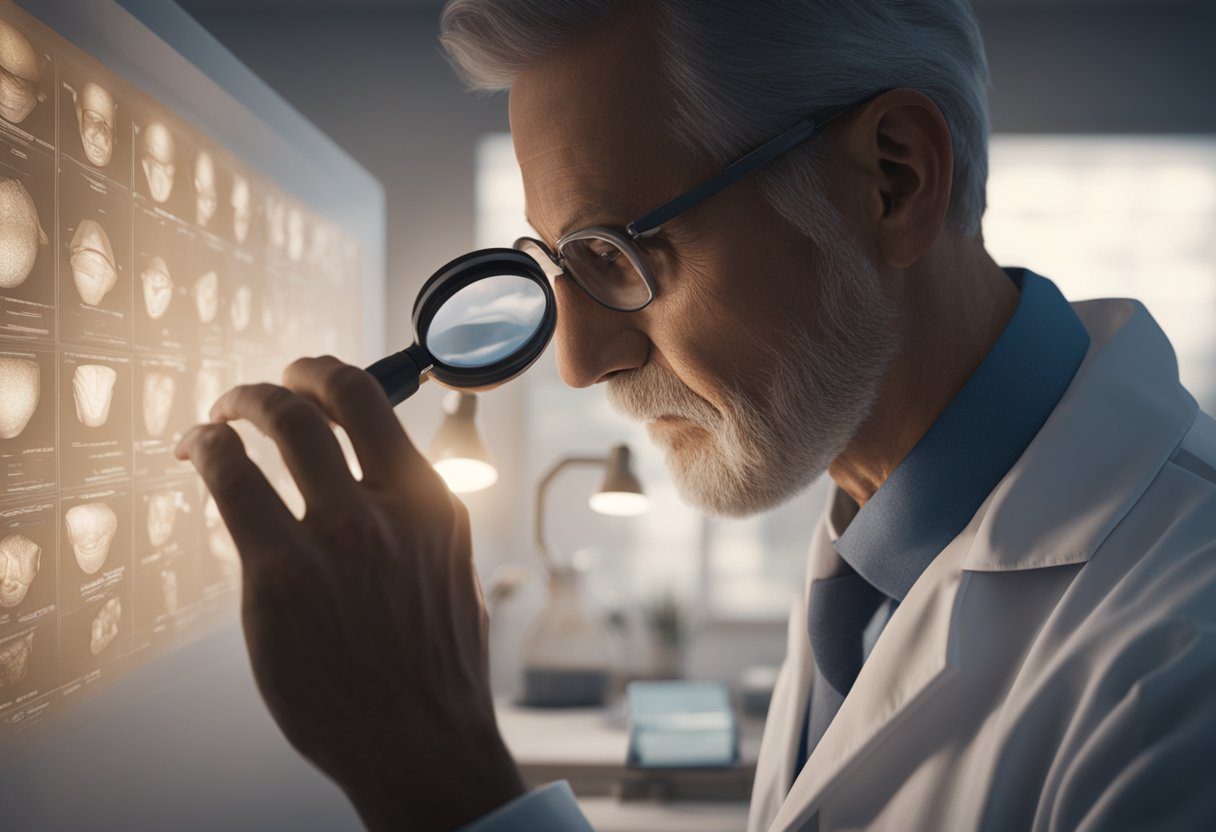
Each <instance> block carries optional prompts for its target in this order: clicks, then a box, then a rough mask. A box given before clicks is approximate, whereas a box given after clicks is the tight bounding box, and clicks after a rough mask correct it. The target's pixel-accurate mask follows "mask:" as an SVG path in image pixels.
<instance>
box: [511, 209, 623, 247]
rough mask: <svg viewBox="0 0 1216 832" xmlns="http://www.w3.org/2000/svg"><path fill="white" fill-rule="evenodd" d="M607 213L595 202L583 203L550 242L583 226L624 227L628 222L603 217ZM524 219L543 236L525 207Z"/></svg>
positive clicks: (607, 212)
mask: <svg viewBox="0 0 1216 832" xmlns="http://www.w3.org/2000/svg"><path fill="white" fill-rule="evenodd" d="M609 213H610V212H609V211H605V210H603V209H602V208H601V207H599V204H598V203H596V204H594V205H592V204H588V205H584V206H583V207H582V208H580V209H579V210H578V211H576V212H575V213H574V216H573V217H572V218H571V219H569V220H567V221H566V223H565V225H564V227H563V228H562V230H561V232H560V233H559V234H558V235H557V237H555V238H554V239H553V240H552V242H553V243H556V242H557V240H558V239H560V238H561V237H564V236H565V235H567V234H570V233H572V232H574V231H581V230H582V229H584V228H590V227H591V226H593V225H606V226H608V227H609V228H618V227H619V228H624V227H625V223H626V222H628V220H625V221H620V220H606V219H604V217H605V216H606V215H608V214H609ZM524 221H525V222H526V223H528V226H529V227H530V228H531V229H532V230H533V231H535V232H536V233H537V234H538V235H539V236H541V238H542V239H543V238H544V235H543V234H541V231H540V229H539V228H537V227H536V223H534V222H533V221H532V218H531V217H530V216H528V211H527V209H524ZM545 242H546V243H549V242H551V241H549V240H545Z"/></svg>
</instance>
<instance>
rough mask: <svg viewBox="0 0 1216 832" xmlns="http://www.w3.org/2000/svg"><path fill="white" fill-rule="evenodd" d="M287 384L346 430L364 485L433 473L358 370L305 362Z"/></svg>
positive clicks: (326, 360) (291, 370)
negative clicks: (424, 471) (421, 469)
mask: <svg viewBox="0 0 1216 832" xmlns="http://www.w3.org/2000/svg"><path fill="white" fill-rule="evenodd" d="M283 383H284V384H285V385H286V386H287V387H288V388H290V389H292V390H294V391H296V392H297V393H299V394H300V395H301V396H305V397H307V398H309V399H311V400H312V401H313V402H315V403H316V404H317V406H318V407H320V408H321V410H323V411H324V412H325V413H326V415H328V416H329V417H330V418H331V419H333V420H334V421H335V422H337V423H338V424H339V425H341V426H342V427H343V428H344V429H345V430H346V434H347V436H349V437H350V442H351V445H352V446H353V447H354V449H355V455H356V456H357V457H358V458H359V466H360V467H361V468H362V469H363V481H364V482H365V483H367V484H369V485H377V484H387V483H391V482H399V481H401V479H402V477H404V476H406V475H408V474H409V473H410V472H413V471H417V470H419V469H420V468H425V469H427V470H428V471H429V470H430V465H429V463H427V461H426V459H425V457H423V456H422V454H421V453H419V452H418V449H417V448H415V447H414V444H413V443H412V442H410V440H409V437H407V436H406V435H405V431H404V430H403V429H402V427H401V423H400V422H398V421H397V417H396V416H395V415H394V414H393V408H392V406H391V405H390V404H389V403H388V398H387V397H386V396H385V395H384V391H383V390H382V389H380V385H379V384H378V383H377V382H376V380H375V379H374V378H372V377H371V375H369V374H368V373H366V372H364V371H363V370H360V369H359V368H358V367H353V366H351V365H350V364H344V363H342V362H341V361H339V360H338V359H336V358H333V357H332V356H323V357H321V358H301V359H300V360H299V361H295V362H293V363H292V364H291V366H289V367H288V368H287V369H286V370H285V371H284V372H283Z"/></svg>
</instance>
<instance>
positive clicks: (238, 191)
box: [0, 0, 362, 734]
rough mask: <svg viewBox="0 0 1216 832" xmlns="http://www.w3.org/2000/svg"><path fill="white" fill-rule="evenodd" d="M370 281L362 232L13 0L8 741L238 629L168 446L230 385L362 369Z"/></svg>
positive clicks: (1, 375)
mask: <svg viewBox="0 0 1216 832" xmlns="http://www.w3.org/2000/svg"><path fill="white" fill-rule="evenodd" d="M360 285H361V258H360V251H359V247H358V245H357V244H356V242H355V239H354V237H353V236H351V235H350V234H348V233H347V232H346V231H345V230H343V229H342V228H339V227H338V226H336V225H334V224H333V223H331V222H329V221H328V220H326V219H324V218H322V217H321V216H320V215H319V214H318V213H317V212H315V211H313V210H310V208H309V207H307V206H306V205H305V204H303V203H302V202H301V201H300V200H298V199H296V198H295V197H293V195H292V194H291V193H290V192H289V190H287V189H285V188H281V187H279V186H277V185H276V184H274V183H272V182H271V181H270V180H269V178H268V177H266V176H264V175H262V174H261V173H260V172H259V170H257V169H256V167H254V166H253V165H251V164H249V163H248V162H247V161H246V160H244V159H242V158H240V157H238V156H236V155H234V154H232V153H230V152H229V151H228V150H227V149H226V148H225V147H223V146H221V145H220V144H218V143H217V142H215V141H213V140H212V139H211V138H210V137H209V136H208V135H207V133H206V132H205V131H203V130H201V129H198V128H197V127H196V126H194V125H192V124H191V123H190V122H189V121H187V120H186V119H185V118H183V117H182V116H181V115H180V114H179V113H177V112H174V111H173V110H172V109H170V108H168V107H166V106H163V105H162V104H161V103H160V102H159V101H158V100H156V99H155V98H153V97H151V96H149V95H146V94H144V92H142V91H141V90H140V89H137V88H135V87H133V86H132V85H131V84H129V83H127V82H125V81H124V80H123V79H122V78H120V77H119V76H118V75H117V74H115V73H113V72H110V71H109V70H108V69H107V68H106V67H105V66H103V65H102V64H101V63H100V62H98V61H96V60H94V59H93V58H92V57H91V56H90V55H88V54H86V53H85V52H84V51H82V50H80V49H77V48H76V47H74V46H73V45H72V44H71V43H70V42H68V41H67V40H66V39H65V38H62V37H60V36H59V35H57V34H56V33H55V32H53V31H51V30H50V29H49V28H48V27H46V26H44V25H43V24H41V23H39V22H38V21H37V20H36V19H35V18H33V17H32V16H31V15H29V14H27V13H26V12H24V11H22V10H21V9H19V8H17V7H16V6H15V5H13V4H12V3H11V2H8V0H0V734H2V733H3V732H4V731H6V730H15V729H16V728H17V727H19V726H20V725H23V724H29V723H31V722H33V721H36V720H39V719H41V718H43V717H45V716H47V715H48V714H54V713H57V712H58V711H60V710H61V709H63V708H65V707H68V706H70V705H71V704H72V703H74V702H78V701H80V700H81V699H83V698H84V697H87V696H89V695H91V693H92V692H93V691H94V690H99V689H101V687H102V686H101V685H98V684H97V683H98V682H104V681H106V680H108V679H113V678H117V677H120V676H121V675H122V674H123V673H124V672H126V671H127V670H129V669H130V668H132V667H133V666H134V665H136V664H138V663H140V662H143V661H147V660H149V659H152V658H154V657H155V656H157V655H159V654H163V653H164V652H165V651H167V650H171V649H173V648H174V647H175V646H178V645H180V644H182V643H183V641H184V640H186V639H188V638H190V637H192V636H194V635H197V634H199V633H202V632H205V631H207V630H208V629H210V628H211V627H213V626H214V625H215V624H217V623H220V622H223V621H230V620H232V617H233V615H234V611H235V601H236V596H237V593H236V589H237V588H238V587H239V582H240V566H239V559H238V557H237V553H236V550H235V549H234V547H233V545H232V539H231V537H230V536H229V535H228V533H227V531H226V530H225V529H224V527H223V524H222V523H221V522H220V519H219V515H218V512H216V511H215V509H214V503H213V502H210V501H209V500H208V497H207V494H206V492H205V490H204V489H203V487H202V484H201V482H200V481H199V480H198V478H197V477H196V475H195V474H194V473H193V469H191V468H190V467H189V466H188V465H186V464H184V463H182V462H180V461H178V460H176V459H175V458H174V457H173V448H174V447H175V445H176V444H177V442H178V440H179V439H180V438H181V436H182V435H183V434H184V433H185V431H186V430H188V429H189V428H190V426H191V425H193V424H195V423H196V422H199V421H205V420H206V418H207V414H208V410H209V408H210V406H211V404H212V403H213V402H214V401H215V399H216V398H217V397H218V396H219V395H220V394H221V393H222V392H223V391H224V390H225V389H227V388H228V387H230V386H231V385H233V384H235V383H239V382H245V381H273V382H277V381H279V379H280V376H281V372H282V369H283V367H284V366H286V364H288V363H289V362H290V361H291V360H292V359H294V358H295V357H297V356H299V355H304V354H311V355H316V354H322V353H332V354H336V355H339V356H344V355H345V356H346V357H348V359H351V360H354V359H356V358H357V357H358V354H359V352H360V350H359V341H358V339H359V332H360V322H361V320H362V318H361V315H362V309H361V307H360V304H359V300H358V299H359V298H360V297H361V292H360V290H359V287H360ZM244 438H245V439H246V444H247V449H248V451H249V453H250V455H251V457H253V458H254V460H255V461H256V462H258V463H259V464H260V465H261V466H262V467H263V469H264V470H265V471H266V473H267V475H268V478H269V479H270V480H271V482H273V483H274V484H275V486H276V488H279V489H280V490H281V492H282V493H283V495H284V499H285V500H287V501H288V504H289V505H293V504H294V503H295V500H296V498H297V496H298V495H297V493H296V492H294V486H293V484H292V483H291V481H290V478H289V477H288V476H287V475H286V471H285V469H284V468H283V466H282V463H281V460H280V459H279V458H278V456H277V453H276V452H275V451H274V449H273V447H272V446H270V445H268V443H267V441H266V440H265V439H264V438H262V437H260V436H258V435H256V434H251V433H246V434H244Z"/></svg>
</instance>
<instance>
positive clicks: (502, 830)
mask: <svg viewBox="0 0 1216 832" xmlns="http://www.w3.org/2000/svg"><path fill="white" fill-rule="evenodd" d="M460 832H595V830H593V829H592V828H591V824H590V823H588V822H587V819H586V818H585V817H583V813H582V812H581V811H580V810H579V808H578V803H576V802H575V800H574V792H573V791H572V790H571V788H570V784H569V783H567V782H566V781H565V780H559V781H558V782H556V783H550V784H549V785H547V786H541V787H540V788H539V789H533V790H532V791H530V792H528V793H527V794H525V795H521V796H519V797H517V798H515V799H514V800H512V801H511V802H510V803H507V804H505V805H503V806H499V807H498V808H497V809H495V810H494V811H493V812H491V813H490V814H488V815H486V816H485V817H483V818H479V819H477V820H475V821H473V823H471V824H470V825H468V826H465V827H464V828H462V829H461V830H460Z"/></svg>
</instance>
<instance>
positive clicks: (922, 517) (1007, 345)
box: [835, 269, 1090, 601]
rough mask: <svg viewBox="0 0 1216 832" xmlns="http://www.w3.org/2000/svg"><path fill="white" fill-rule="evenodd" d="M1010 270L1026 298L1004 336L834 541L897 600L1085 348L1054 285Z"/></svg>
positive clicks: (1003, 465) (996, 478) (1049, 406)
mask: <svg viewBox="0 0 1216 832" xmlns="http://www.w3.org/2000/svg"><path fill="white" fill-rule="evenodd" d="M1006 273H1007V274H1008V275H1009V278H1010V279H1011V280H1012V281H1013V283H1014V284H1015V285H1016V286H1018V288H1019V289H1020V290H1021V292H1020V294H1019V296H1018V304H1017V308H1016V309H1015V310H1014V312H1013V316H1012V317H1011V318H1010V319H1009V322H1008V323H1007V324H1006V325H1005V329H1004V331H1003V332H1002V333H1001V335H1000V337H999V338H998V339H997V340H996V343H994V344H993V345H992V348H991V349H990V350H989V351H988V354H987V355H986V356H985V357H984V360H983V361H982V362H980V365H979V367H977V368H976V370H975V372H974V373H973V374H972V375H971V378H969V379H968V380H967V382H966V384H964V385H963V387H962V389H961V390H959V391H958V394H957V395H955V397H954V398H953V400H951V401H950V403H949V404H947V405H946V407H945V409H944V410H942V412H941V414H940V415H939V416H938V417H937V419H936V420H935V421H934V423H933V424H932V425H931V426H930V427H929V429H928V430H927V431H926V432H925V434H924V436H922V437H921V438H920V440H919V441H918V442H917V443H916V446H915V447H913V448H912V450H911V451H909V452H908V454H907V456H906V457H904V459H903V461H902V462H900V463H899V465H898V466H896V468H895V470H894V471H892V472H891V474H890V476H889V477H887V480H886V481H885V482H884V483H883V484H882V486H881V487H880V488H879V489H878V491H877V492H875V494H874V495H873V496H872V497H871V498H870V499H869V500H868V501H867V502H866V504H865V505H864V506H863V507H862V508H861V510H860V511H858V512H857V515H856V516H855V517H854V518H853V520H852V522H850V523H849V524H848V528H846V529H844V531H843V533H842V534H841V535H840V537H839V539H837V540H836V544H835V545H836V551H837V552H839V553H840V556H841V557H842V558H844V560H845V561H847V562H848V564H849V565H850V566H851V567H853V569H855V570H856V571H857V572H858V573H859V574H860V575H861V576H862V577H863V578H865V579H866V581H867V582H868V583H869V584H870V585H871V586H873V587H876V588H877V589H878V590H880V591H881V592H882V593H883V594H884V595H886V596H888V597H890V598H894V599H896V600H897V601H902V600H903V599H904V596H905V595H907V594H908V590H909V589H910V588H911V587H912V584H914V583H915V582H916V579H917V578H919V577H920V574H921V573H922V572H923V571H924V570H925V567H926V566H928V565H929V563H930V562H931V561H932V560H933V559H934V558H936V557H937V555H938V554H939V553H940V552H941V551H942V550H943V549H944V548H946V545H947V544H948V543H949V542H950V541H951V540H953V539H954V538H955V537H957V536H958V533H959V532H960V531H962V530H963V529H964V528H965V527H966V525H967V524H968V523H969V522H970V521H971V518H972V517H973V516H974V515H975V512H976V510H977V509H978V508H979V507H980V505H981V504H982V503H983V502H984V500H985V499H987V497H988V495H989V494H990V493H992V490H993V488H994V487H995V486H996V485H997V483H999V482H1000V481H1001V479H1002V478H1003V477H1004V476H1005V475H1006V474H1007V473H1008V472H1009V470H1010V469H1011V468H1012V467H1013V465H1014V463H1015V462H1017V460H1018V458H1019V457H1021V455H1022V453H1023V452H1024V451H1025V450H1026V448H1027V446H1028V445H1029V444H1030V442H1031V440H1033V439H1034V437H1035V435H1036V434H1037V433H1038V432H1039V430H1040V429H1041V428H1042V427H1043V424H1044V423H1045V422H1046V421H1047V418H1048V417H1049V416H1050V415H1051V412H1052V411H1053V410H1054V409H1055V406H1056V404H1057V403H1058V402H1059V401H1060V398H1061V397H1062V396H1063V395H1064V391H1065V390H1067V389H1068V386H1069V384H1070V383H1071V382H1072V380H1073V377H1074V376H1075V375H1076V372H1077V369H1078V368H1079V367H1080V365H1081V362H1082V361H1083V360H1084V358H1085V354H1086V352H1087V351H1088V348H1089V343H1090V339H1089V334H1088V333H1087V332H1086V330H1085V327H1084V326H1083V325H1082V324H1081V321H1080V319H1078V317H1077V314H1076V313H1075V312H1074V311H1073V309H1072V307H1071V306H1069V304H1068V301H1067V300H1065V299H1064V296H1063V295H1062V294H1060V290H1059V289H1057V288H1056V287H1055V284H1053V283H1052V282H1051V281H1050V280H1047V279H1046V278H1042V277H1039V276H1038V275H1036V274H1034V273H1033V272H1031V271H1029V270H1027V269H1006Z"/></svg>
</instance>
